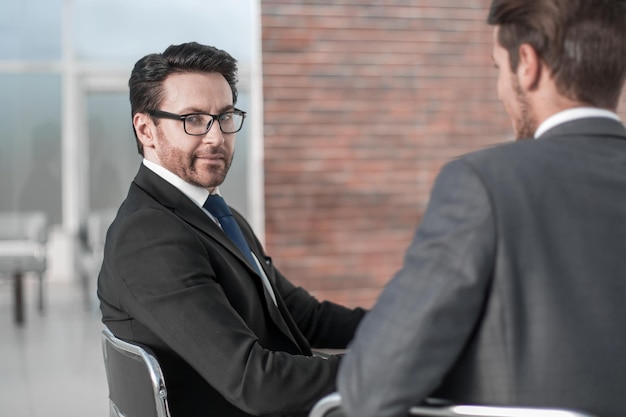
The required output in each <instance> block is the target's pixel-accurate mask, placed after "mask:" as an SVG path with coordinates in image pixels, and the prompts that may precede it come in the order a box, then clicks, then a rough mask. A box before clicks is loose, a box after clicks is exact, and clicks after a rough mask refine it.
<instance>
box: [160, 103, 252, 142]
mask: <svg viewBox="0 0 626 417" xmlns="http://www.w3.org/2000/svg"><path fill="white" fill-rule="evenodd" d="M229 113H234V114H238V115H240V116H241V125H240V126H239V129H237V130H235V131H234V132H225V131H224V129H222V124H221V123H220V120H219V118H220V117H222V116H224V115H225V114H229ZM148 114H149V115H150V116H152V117H156V118H157V119H172V120H180V121H182V122H183V130H184V131H185V133H186V134H188V135H190V136H204V135H206V134H207V132H208V131H209V130H211V127H213V123H214V122H215V121H216V120H217V125H218V126H219V127H220V131H221V132H222V133H225V134H227V135H230V134H233V133H237V132H239V131H240V130H241V129H242V128H243V122H244V120H245V119H246V115H247V113H246V112H245V111H243V110H239V109H236V108H234V109H232V110H229V111H225V112H224V113H220V114H211V113H202V112H196V113H187V114H176V113H170V112H168V111H163V110H150V111H149V112H148ZM198 115H203V116H211V121H210V122H209V124H207V127H206V130H205V131H204V133H189V132H187V123H186V122H185V120H186V119H187V117H189V116H198Z"/></svg>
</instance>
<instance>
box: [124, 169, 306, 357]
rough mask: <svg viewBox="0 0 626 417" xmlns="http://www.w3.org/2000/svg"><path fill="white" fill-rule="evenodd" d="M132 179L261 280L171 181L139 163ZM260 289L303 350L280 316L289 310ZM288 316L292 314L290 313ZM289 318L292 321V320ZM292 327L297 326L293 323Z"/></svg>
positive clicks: (277, 320) (283, 327) (284, 329)
mask: <svg viewBox="0 0 626 417" xmlns="http://www.w3.org/2000/svg"><path fill="white" fill-rule="evenodd" d="M134 182H135V184H136V185H137V186H139V187H140V188H142V189H143V190H144V191H146V192H147V193H148V194H150V195H151V196H152V197H153V198H155V199H156V200H157V201H158V202H159V203H161V204H162V205H163V206H165V207H167V208H169V209H170V210H172V211H173V212H174V213H175V214H176V215H177V216H179V217H180V218H181V219H182V220H184V221H185V222H187V223H189V224H191V225H192V226H194V227H196V228H198V229H200V230H202V231H203V232H204V233H206V234H207V235H208V236H209V237H211V238H212V239H214V240H216V241H217V242H218V243H219V244H221V245H222V246H223V247H224V248H226V249H227V250H228V251H229V252H231V253H232V254H233V255H234V256H236V257H237V258H238V259H239V260H240V261H241V262H243V263H244V264H246V266H247V267H248V270H249V272H250V274H252V275H251V279H257V280H260V279H261V277H259V276H258V273H257V272H256V269H255V268H254V267H253V266H252V265H250V262H249V261H248V260H247V259H246V257H245V256H244V255H243V254H241V252H240V251H239V249H238V248H237V246H236V245H235V244H234V243H233V242H232V241H231V240H230V239H229V238H228V236H226V235H225V234H224V232H223V231H222V230H221V229H220V227H219V226H218V225H217V224H216V223H215V222H213V221H212V220H211V219H209V218H208V217H207V215H206V213H205V212H204V211H202V209H200V208H199V207H198V206H197V205H196V204H194V203H193V202H192V201H191V200H190V199H189V198H188V197H187V196H186V195H184V194H183V193H182V192H181V191H180V190H178V189H177V188H176V187H174V186H173V185H172V184H170V183H169V182H167V181H165V180H164V179H163V178H161V177H160V176H158V175H157V174H155V173H154V172H152V171H151V170H150V169H148V168H146V167H145V166H144V165H143V164H141V166H140V167H139V172H138V173H137V175H136V177H135V180H134ZM239 217H240V215H239V214H238V213H237V214H235V219H236V220H237V222H238V223H239V225H240V227H241V229H242V231H243V233H244V236H246V240H247V241H248V242H250V236H248V232H247V227H244V226H243V225H242V224H241V221H240V219H239ZM250 249H251V250H252V251H253V253H254V255H255V256H256V257H257V259H258V260H259V263H260V264H261V267H262V268H263V269H264V271H265V274H266V276H268V277H269V276H270V274H269V273H268V271H267V269H266V268H267V265H265V262H264V260H265V257H264V256H263V255H262V254H259V252H258V251H257V250H255V248H253V245H251V248H250ZM254 284H255V285H256V284H257V283H254ZM270 285H271V286H272V289H273V291H274V294H275V296H276V299H277V303H278V304H279V306H280V305H282V306H283V307H284V303H283V301H282V299H281V298H280V294H279V293H278V291H277V290H276V288H275V287H274V285H273V284H272V283H271V280H270ZM260 288H261V291H262V294H263V298H264V302H265V305H266V306H267V310H268V312H269V314H270V317H271V318H272V320H273V321H274V323H275V324H276V326H277V327H278V328H279V329H280V330H281V331H282V332H283V333H284V334H285V335H286V336H287V337H288V338H289V339H290V340H291V341H292V342H293V343H294V344H295V345H296V346H298V347H299V348H300V349H301V350H304V351H306V349H304V348H303V346H304V347H306V346H308V344H306V343H305V344H304V345H303V344H302V343H301V342H302V341H300V343H298V340H296V339H297V337H296V336H295V335H294V333H295V332H293V331H291V329H290V326H289V325H288V324H287V322H286V319H285V318H284V317H283V314H287V315H289V312H288V311H287V309H286V307H284V308H283V309H282V310H284V311H285V312H286V313H283V314H281V311H279V308H277V306H276V305H274V301H273V300H272V298H271V295H270V294H269V293H268V291H267V289H266V288H265V285H263V283H260ZM289 318H291V317H290V316H289ZM291 321H292V322H293V320H291ZM294 328H296V329H297V327H295V325H294ZM296 334H298V335H299V331H297V333H296ZM301 338H302V336H300V339H301Z"/></svg>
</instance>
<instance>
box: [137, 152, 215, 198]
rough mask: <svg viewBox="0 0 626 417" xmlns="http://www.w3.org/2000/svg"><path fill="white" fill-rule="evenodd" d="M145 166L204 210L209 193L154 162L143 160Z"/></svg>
mask: <svg viewBox="0 0 626 417" xmlns="http://www.w3.org/2000/svg"><path fill="white" fill-rule="evenodd" d="M143 164H144V165H145V166H146V168H148V169H149V170H151V171H152V172H154V173H155V174H157V175H158V176H159V177H161V178H163V179H164V180H165V181H167V182H169V183H170V184H172V185H173V186H174V187H176V188H177V189H179V190H180V192H182V193H183V194H185V195H186V196H187V197H189V199H190V200H191V201H193V202H194V203H195V204H196V205H197V206H198V207H200V208H202V205H203V204H204V202H205V201H206V199H207V197H208V196H209V192H208V191H207V190H206V189H204V188H202V187H199V186H197V185H193V184H189V183H188V182H187V181H185V180H183V179H182V178H181V177H179V176H178V175H176V174H174V173H173V172H172V171H170V170H168V169H166V168H163V167H162V166H161V165H158V164H156V163H154V162H152V161H148V160H147V159H145V158H144V159H143ZM214 194H219V192H218V190H217V189H216V190H215V193H214Z"/></svg>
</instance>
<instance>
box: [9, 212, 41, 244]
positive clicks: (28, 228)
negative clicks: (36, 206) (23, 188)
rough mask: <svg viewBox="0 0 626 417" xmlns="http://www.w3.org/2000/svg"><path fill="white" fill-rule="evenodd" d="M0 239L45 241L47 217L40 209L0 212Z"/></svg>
mask: <svg viewBox="0 0 626 417" xmlns="http://www.w3.org/2000/svg"><path fill="white" fill-rule="evenodd" d="M0 240H30V241H33V242H37V243H46V242H47V240H48V218H47V216H46V213H44V212H42V211H28V212H2V213H0Z"/></svg>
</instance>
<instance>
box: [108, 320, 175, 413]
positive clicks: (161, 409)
mask: <svg viewBox="0 0 626 417" xmlns="http://www.w3.org/2000/svg"><path fill="white" fill-rule="evenodd" d="M102 351H103V354H104V368H105V370H106V376H107V384H108V386H109V400H110V416H111V417H171V416H170V412H169V408H168V405H167V390H166V388H165V379H164V377H163V372H162V371H161V367H160V366H159V363H158V361H157V359H156V357H155V356H154V354H153V353H152V351H151V350H150V349H149V348H147V347H145V346H140V345H136V344H133V343H128V342H125V341H123V340H120V339H118V338H117V337H115V336H114V335H113V333H111V331H110V330H109V329H107V328H105V329H104V330H103V331H102Z"/></svg>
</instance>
